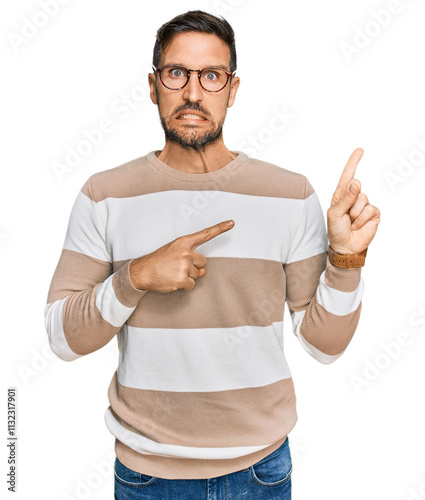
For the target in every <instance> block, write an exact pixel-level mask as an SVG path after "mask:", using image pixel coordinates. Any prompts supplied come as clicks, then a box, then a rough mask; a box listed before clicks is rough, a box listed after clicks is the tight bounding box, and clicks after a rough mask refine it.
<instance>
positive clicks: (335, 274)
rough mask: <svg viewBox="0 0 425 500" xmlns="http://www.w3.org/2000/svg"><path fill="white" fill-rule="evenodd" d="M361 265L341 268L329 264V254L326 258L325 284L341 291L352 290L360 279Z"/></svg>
mask: <svg viewBox="0 0 425 500" xmlns="http://www.w3.org/2000/svg"><path fill="white" fill-rule="evenodd" d="M361 272H362V268H361V267H355V268H352V269H350V268H347V269H345V268H343V267H337V266H334V265H333V264H331V261H330V260H329V256H328V257H327V258H326V268H325V284H326V285H327V286H329V287H330V288H334V289H335V290H339V291H341V292H353V291H354V290H355V289H356V288H357V287H358V285H359V283H360V279H361Z"/></svg>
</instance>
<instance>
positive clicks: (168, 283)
mask: <svg viewBox="0 0 425 500" xmlns="http://www.w3.org/2000/svg"><path fill="white" fill-rule="evenodd" d="M228 222H231V224H230V225H228V224H227V223H228ZM233 226H234V222H233V221H225V222H220V223H219V224H216V225H215V226H211V227H208V228H206V229H203V230H202V231H198V232H196V233H192V234H187V235H184V236H180V237H179V238H176V239H175V240H173V241H171V242H170V243H167V244H166V245H164V246H162V247H161V248H158V250H155V251H154V252H152V253H150V254H148V255H144V256H143V257H139V258H137V259H134V260H133V261H132V262H131V263H130V281H131V283H132V285H133V286H134V287H135V288H138V289H140V290H151V291H153V292H160V293H168V292H174V291H175V290H179V289H180V288H183V289H184V290H192V289H193V288H195V279H196V278H199V277H200V276H201V277H202V276H205V275H206V273H207V271H206V270H205V269H204V266H205V265H206V264H207V258H206V257H205V256H204V255H202V254H200V253H198V252H195V251H194V250H195V248H196V247H198V246H199V245H202V243H205V242H207V241H209V240H211V239H212V238H215V237H216V236H218V235H219V234H221V233H224V232H225V231H228V230H229V229H231V228H232V227H233Z"/></svg>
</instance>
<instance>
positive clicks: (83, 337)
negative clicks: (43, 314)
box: [62, 283, 119, 355]
mask: <svg viewBox="0 0 425 500" xmlns="http://www.w3.org/2000/svg"><path fill="white" fill-rule="evenodd" d="M99 286H100V283H99V285H96V286H95V287H94V288H93V289H91V290H85V291H82V292H80V293H75V294H73V295H70V296H69V297H68V298H67V299H66V301H65V304H64V306H63V313H62V314H63V331H64V333H65V338H66V341H67V342H68V345H69V347H70V348H71V349H72V350H73V351H74V352H75V353H76V354H81V355H84V354H89V353H91V352H94V351H97V350H98V349H100V348H101V347H103V346H105V345H106V344H107V343H108V342H110V341H111V339H112V338H113V337H114V336H115V335H116V333H117V332H118V330H119V328H117V327H115V326H112V325H111V324H109V323H108V322H107V321H105V320H104V319H103V318H102V316H101V314H100V311H99V309H98V307H97V306H96V292H97V289H98V288H99Z"/></svg>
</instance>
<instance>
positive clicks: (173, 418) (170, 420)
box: [108, 372, 296, 447]
mask: <svg viewBox="0 0 425 500" xmlns="http://www.w3.org/2000/svg"><path fill="white" fill-rule="evenodd" d="M108 397H109V402H110V405H111V406H110V409H111V411H112V412H113V414H114V416H115V418H116V419H117V420H118V421H119V422H120V423H121V425H123V426H124V427H125V428H126V429H128V430H131V431H133V432H135V433H137V434H140V435H142V436H145V437H147V438H149V439H152V440H154V441H157V442H160V443H167V444H172V445H179V446H195V447H197V446H199V447H230V446H257V445H264V444H265V443H273V442H275V441H276V440H277V439H279V438H280V437H281V436H282V435H283V434H287V433H289V431H290V430H291V429H292V427H293V426H294V425H295V421H296V397H295V392H294V385H293V381H292V378H287V379H283V380H279V381H277V382H274V383H273V384H269V385H266V386H264V387H252V388H247V389H235V390H228V391H216V392H169V391H151V390H144V389H133V388H129V387H125V386H123V385H121V384H120V383H119V382H118V379H117V375H116V372H115V374H114V376H113V378H112V380H111V383H110V385H109V390H108ZM264 422H267V426H264Z"/></svg>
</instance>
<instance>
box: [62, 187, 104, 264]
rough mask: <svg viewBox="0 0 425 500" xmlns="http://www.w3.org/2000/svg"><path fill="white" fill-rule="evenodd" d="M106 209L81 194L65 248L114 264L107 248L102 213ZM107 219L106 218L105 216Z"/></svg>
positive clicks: (74, 210)
mask: <svg viewBox="0 0 425 500" xmlns="http://www.w3.org/2000/svg"><path fill="white" fill-rule="evenodd" d="M104 208H105V207H104V206H103V207H102V206H99V207H97V206H96V203H94V201H92V200H91V199H90V198H88V197H87V196H86V195H85V194H84V193H83V192H81V191H80V192H79V193H78V196H77V198H76V200H75V203H74V206H73V208H72V211H71V215H70V218H69V223H68V230H67V233H66V237H65V243H64V248H65V249H66V250H73V251H74V252H79V253H83V254H85V255H88V256H89V257H94V258H95V259H99V260H103V261H105V262H112V259H111V257H110V255H109V253H108V251H107V249H106V247H105V227H104V222H103V221H102V219H101V216H100V212H101V211H102V209H104ZM104 217H105V219H106V216H104Z"/></svg>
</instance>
